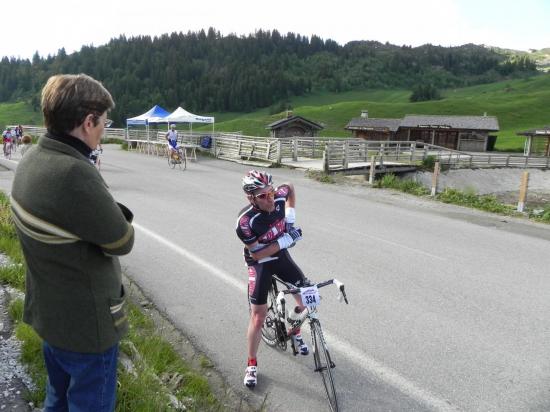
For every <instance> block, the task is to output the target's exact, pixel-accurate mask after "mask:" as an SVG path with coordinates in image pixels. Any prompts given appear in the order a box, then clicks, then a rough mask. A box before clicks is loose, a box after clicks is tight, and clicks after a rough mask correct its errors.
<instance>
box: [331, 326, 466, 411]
mask: <svg viewBox="0 0 550 412" xmlns="http://www.w3.org/2000/svg"><path fill="white" fill-rule="evenodd" d="M323 333H324V334H325V336H326V337H327V341H328V346H329V349H332V348H333V349H335V350H336V351H338V352H339V353H340V354H342V355H344V356H346V357H347V358H349V359H350V360H351V361H352V362H353V363H354V364H355V365H359V366H360V367H362V368H363V369H365V370H366V371H368V372H369V373H370V374H372V375H373V376H374V377H375V378H377V379H379V380H381V381H382V382H384V383H386V384H387V385H390V386H393V387H394V388H397V389H398V390H399V391H400V392H401V393H403V394H405V395H407V396H409V397H410V398H412V399H415V400H417V401H419V402H420V403H422V404H424V405H426V406H428V407H429V408H431V409H433V410H435V411H440V412H458V411H460V409H458V408H456V407H455V406H453V405H451V404H450V403H449V402H447V401H445V400H443V399H440V398H438V397H437V396H435V395H434V394H433V393H431V392H430V391H428V390H426V389H422V388H420V387H418V386H417V385H416V384H415V383H413V382H411V381H410V380H408V379H407V378H405V377H403V376H401V375H400V374H399V373H398V372H397V371H395V370H393V369H392V368H390V367H388V366H385V365H383V364H382V363H380V362H378V361H377V360H376V359H373V358H371V357H370V356H367V355H366V354H365V353H364V352H362V351H360V350H359V349H357V348H356V347H355V346H352V345H351V344H350V343H349V342H346V341H344V340H342V339H339V338H337V337H336V336H334V335H332V334H331V333H328V332H327V331H325V330H324V329H323Z"/></svg>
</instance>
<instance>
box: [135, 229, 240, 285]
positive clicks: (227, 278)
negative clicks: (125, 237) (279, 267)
mask: <svg viewBox="0 0 550 412" xmlns="http://www.w3.org/2000/svg"><path fill="white" fill-rule="evenodd" d="M132 224H133V225H134V228H136V229H138V230H141V231H142V232H144V233H145V234H146V235H148V236H150V237H152V238H153V239H155V240H156V241H157V242H159V243H162V244H163V245H164V246H167V247H169V248H170V249H172V250H173V251H174V252H176V253H179V254H180V255H182V256H183V257H184V258H186V259H188V260H190V261H191V262H193V263H195V264H196V265H198V266H202V267H203V268H204V269H206V270H208V271H209V272H210V273H212V274H213V275H215V276H217V277H218V278H219V279H221V280H223V281H224V282H225V283H227V284H228V285H231V286H233V287H235V288H236V289H239V290H242V291H243V292H245V293H246V290H247V286H246V282H242V281H238V280H236V279H235V278H234V277H233V276H231V275H230V274H229V273H227V272H224V271H223V270H221V269H218V268H217V267H215V266H213V265H211V264H210V263H208V262H207V261H205V260H204V259H202V258H200V257H198V256H197V255H195V254H193V253H191V252H189V251H188V250H186V249H184V248H182V247H180V246H178V245H176V244H175V243H172V242H170V241H169V240H168V239H166V238H164V237H162V236H161V235H159V234H157V233H155V232H153V231H152V230H149V229H147V228H145V227H143V226H141V225H140V224H138V223H135V222H133V223H132Z"/></svg>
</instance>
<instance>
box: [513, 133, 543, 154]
mask: <svg viewBox="0 0 550 412" xmlns="http://www.w3.org/2000/svg"><path fill="white" fill-rule="evenodd" d="M516 134H517V135H518V136H525V137H527V140H526V141H525V148H524V154H525V156H532V155H543V156H550V126H544V127H541V128H540V129H531V130H526V131H524V132H518V133H516Z"/></svg>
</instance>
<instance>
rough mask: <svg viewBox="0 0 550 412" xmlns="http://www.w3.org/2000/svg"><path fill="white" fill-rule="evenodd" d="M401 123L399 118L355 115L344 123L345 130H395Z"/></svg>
mask: <svg viewBox="0 0 550 412" xmlns="http://www.w3.org/2000/svg"><path fill="white" fill-rule="evenodd" d="M400 124H401V119H376V118H368V117H355V118H353V119H351V120H350V122H349V123H348V124H347V125H346V127H345V129H347V130H377V131H385V130H389V131H390V132H396V131H397V129H398V128H399V125H400Z"/></svg>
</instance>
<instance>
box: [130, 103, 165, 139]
mask: <svg viewBox="0 0 550 412" xmlns="http://www.w3.org/2000/svg"><path fill="white" fill-rule="evenodd" d="M169 114H170V113H169V112H168V111H166V110H165V109H163V108H162V107H160V106H159V105H157V104H156V105H154V106H153V107H151V109H149V110H148V111H146V112H145V113H143V114H140V115H139V116H136V117H131V118H129V119H126V135H128V126H145V130H146V132H147V141H149V121H150V120H151V119H153V118H155V119H159V118H163V117H166V116H168V115H169Z"/></svg>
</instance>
